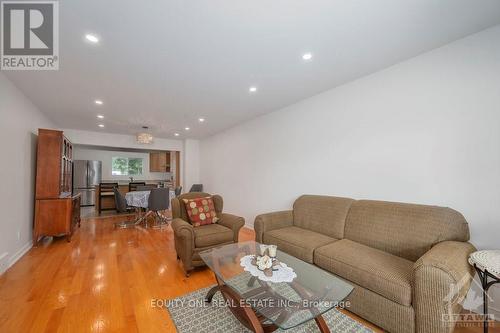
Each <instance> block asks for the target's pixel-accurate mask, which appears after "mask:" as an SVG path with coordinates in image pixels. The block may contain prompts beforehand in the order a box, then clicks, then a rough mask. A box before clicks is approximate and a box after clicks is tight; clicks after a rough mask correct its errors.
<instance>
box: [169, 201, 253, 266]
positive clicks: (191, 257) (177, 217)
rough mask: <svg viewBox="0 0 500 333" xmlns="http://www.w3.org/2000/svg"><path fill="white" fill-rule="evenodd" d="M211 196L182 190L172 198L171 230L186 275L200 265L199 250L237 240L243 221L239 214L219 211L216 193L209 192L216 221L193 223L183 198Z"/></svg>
mask: <svg viewBox="0 0 500 333" xmlns="http://www.w3.org/2000/svg"><path fill="white" fill-rule="evenodd" d="M205 196H211V195H210V194H208V193H204V192H191V193H185V194H182V195H180V196H178V197H177V198H173V199H172V217H173V220H172V229H173V230H174V241H175V252H177V259H180V260H181V261H182V265H183V266H184V271H185V272H186V276H189V273H190V272H191V271H192V270H193V269H194V268H195V267H198V266H203V265H204V262H203V260H201V258H200V255H199V253H200V252H201V251H204V250H208V249H211V248H213V247H216V246H220V245H224V244H231V243H237V242H238V234H239V232H240V229H241V228H242V227H243V225H244V224H245V220H244V219H243V218H242V217H239V216H235V215H231V214H227V213H223V212H222V206H223V200H222V197H221V196H220V195H212V199H213V201H214V205H215V211H216V213H217V217H218V218H219V221H217V223H215V224H209V225H202V226H199V227H193V226H192V225H191V224H190V223H189V222H188V221H189V218H188V215H187V211H186V207H185V205H184V201H183V199H193V198H200V197H205Z"/></svg>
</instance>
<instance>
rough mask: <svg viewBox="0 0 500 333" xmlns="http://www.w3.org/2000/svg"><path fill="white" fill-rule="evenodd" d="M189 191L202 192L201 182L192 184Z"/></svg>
mask: <svg viewBox="0 0 500 333" xmlns="http://www.w3.org/2000/svg"><path fill="white" fill-rule="evenodd" d="M189 192H203V184H193V185H192V186H191V189H190V190H189Z"/></svg>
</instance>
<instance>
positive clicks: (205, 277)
mask: <svg viewBox="0 0 500 333" xmlns="http://www.w3.org/2000/svg"><path fill="white" fill-rule="evenodd" d="M127 218H130V217H127V216H115V217H107V218H98V219H96V218H89V219H84V220H82V226H81V229H80V230H78V231H76V233H75V235H74V236H73V239H72V241H71V243H67V242H66V240H65V239H64V238H59V239H54V240H49V241H46V242H45V243H43V244H42V245H40V246H39V247H37V248H33V249H31V250H30V251H29V252H28V253H27V254H26V255H25V256H24V257H23V258H21V259H20V260H19V261H18V262H17V263H16V264H15V265H14V266H13V267H11V268H10V269H9V270H8V271H7V272H6V273H5V274H3V275H2V276H1V277H0V332H2V333H19V332H72V333H73V332H138V331H139V332H175V327H174V325H173V323H172V321H171V320H170V318H169V315H168V312H167V311H166V310H165V309H160V308H154V307H152V306H151V300H152V299H170V298H175V297H177V296H181V295H184V294H186V293H189V292H192V291H194V290H197V289H200V288H204V287H208V286H210V285H213V284H215V279H214V276H213V274H212V272H211V271H210V270H209V269H206V268H202V269H198V270H195V271H194V272H193V273H192V274H191V276H190V277H189V278H186V277H185V276H184V272H183V270H182V268H181V266H180V263H179V262H178V261H177V260H176V255H175V251H174V244H173V242H174V239H173V233H172V230H171V228H170V227H167V228H165V229H152V228H148V229H145V228H136V229H115V228H114V226H113V224H114V223H115V222H118V221H121V220H123V219H127ZM240 239H241V240H251V239H254V233H253V230H251V229H242V231H241V233H240ZM348 314H349V313H348ZM349 315H351V316H352V317H353V318H355V319H357V320H359V321H361V322H362V323H364V324H365V325H368V326H369V327H371V328H372V329H374V330H375V332H381V330H379V329H377V328H375V327H374V326H373V325H371V324H369V323H367V322H365V321H363V320H362V319H360V318H358V317H356V316H355V315H352V314H349ZM460 332H462V333H470V332H479V330H474V331H472V330H462V331H460ZM490 332H491V331H490Z"/></svg>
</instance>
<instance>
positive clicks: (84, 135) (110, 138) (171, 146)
mask: <svg viewBox="0 0 500 333" xmlns="http://www.w3.org/2000/svg"><path fill="white" fill-rule="evenodd" d="M64 135H66V137H67V138H68V139H69V140H70V141H71V142H72V143H73V144H78V145H89V146H103V147H116V148H133V149H150V150H176V151H182V150H183V141H182V140H171V139H162V138H154V140H153V143H152V144H148V145H144V144H140V143H137V139H136V137H135V136H134V135H124V134H114V133H105V132H92V131H82V130H75V129H65V130H64Z"/></svg>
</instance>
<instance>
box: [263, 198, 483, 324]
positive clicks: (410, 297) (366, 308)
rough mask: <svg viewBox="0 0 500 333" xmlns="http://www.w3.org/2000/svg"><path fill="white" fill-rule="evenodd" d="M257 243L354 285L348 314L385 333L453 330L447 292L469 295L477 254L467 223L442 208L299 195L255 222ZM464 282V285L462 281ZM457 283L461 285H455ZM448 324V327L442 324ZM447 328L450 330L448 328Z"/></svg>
mask: <svg viewBox="0 0 500 333" xmlns="http://www.w3.org/2000/svg"><path fill="white" fill-rule="evenodd" d="M254 227H255V233H256V241H257V242H261V243H265V244H276V245H278V248H279V249H281V250H282V251H284V252H287V253H289V254H291V255H293V256H295V257H298V258H300V259H302V260H304V261H307V262H309V263H312V264H315V265H317V266H319V267H321V268H323V269H325V270H328V271H330V272H332V273H333V274H335V275H337V276H340V277H342V278H344V279H346V280H348V281H350V283H351V284H352V285H354V287H355V289H354V291H353V292H352V294H351V295H350V296H349V300H350V302H351V307H350V308H349V310H350V311H352V312H354V313H356V314H358V315H359V316H361V317H363V318H365V319H366V320H369V321H371V322H373V323H374V324H376V325H378V326H380V327H381V328H383V329H385V330H387V331H390V332H397V333H401V332H418V333H424V332H425V333H435V332H451V331H453V323H452V324H451V325H449V323H445V322H443V321H442V318H443V316H444V315H446V314H448V313H450V312H451V313H457V312H458V313H459V311H460V310H461V308H460V305H459V304H457V302H456V299H457V297H455V298H454V300H453V301H452V302H451V304H449V303H448V302H447V301H446V300H447V296H448V294H449V292H450V286H451V285H453V284H459V285H461V288H460V290H459V292H458V295H459V296H461V295H465V294H466V292H467V291H468V288H469V285H470V281H471V278H470V277H471V276H472V274H473V272H472V268H471V267H470V265H469V264H468V263H467V258H468V256H469V254H470V253H471V252H473V251H475V248H474V246H473V245H472V244H470V243H468V240H469V228H468V225H467V221H466V220H465V219H464V217H463V216H462V214H460V213H459V212H457V211H455V210H453V209H450V208H445V207H437V206H424V205H414V204H405V203H394V202H384V201H371V200H359V201H356V200H353V199H348V198H339V197H327V196H313V195H304V196H301V197H300V198H298V199H297V200H296V201H295V203H294V205H293V210H290V211H282V212H275V213H269V214H263V215H259V216H257V217H256V219H255V225H254ZM463 278H464V279H463ZM460 282H461V284H460ZM445 324H448V325H445ZM450 326H451V327H450Z"/></svg>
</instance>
